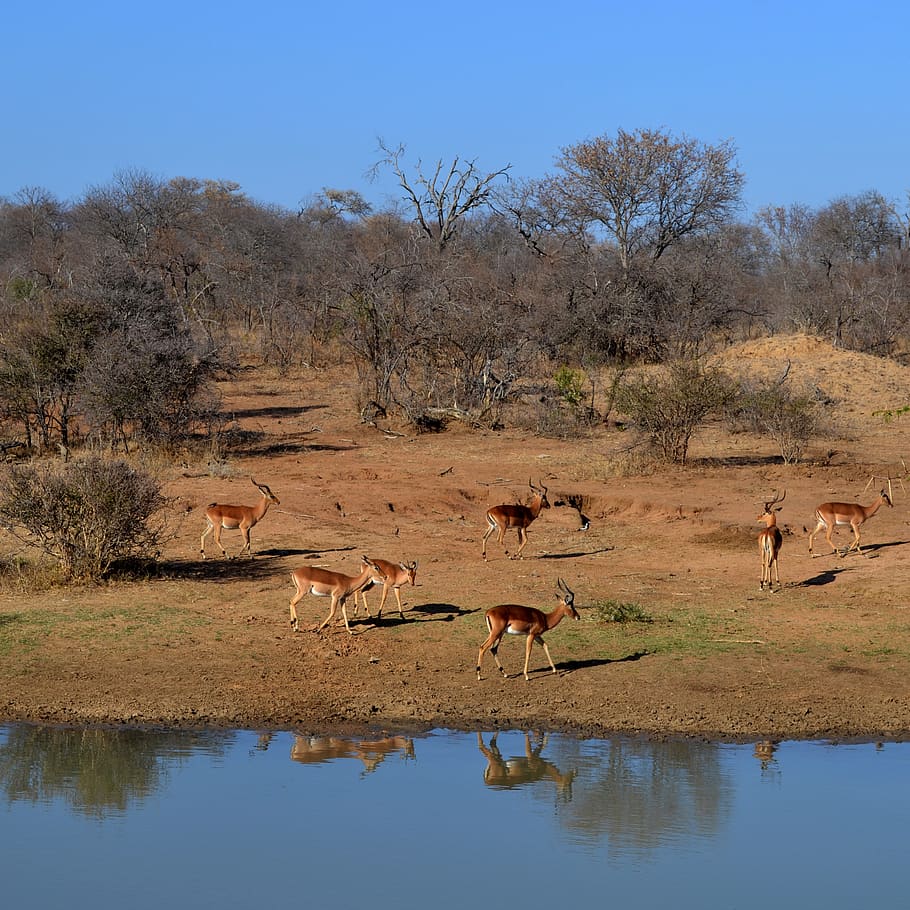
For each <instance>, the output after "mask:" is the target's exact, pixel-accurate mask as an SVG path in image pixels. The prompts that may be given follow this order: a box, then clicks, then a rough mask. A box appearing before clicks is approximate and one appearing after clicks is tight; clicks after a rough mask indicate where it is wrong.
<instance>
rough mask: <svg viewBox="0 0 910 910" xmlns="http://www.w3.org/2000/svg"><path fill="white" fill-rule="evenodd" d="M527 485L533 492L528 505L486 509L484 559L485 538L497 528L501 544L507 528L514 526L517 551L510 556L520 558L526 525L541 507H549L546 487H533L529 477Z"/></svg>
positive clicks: (484, 544)
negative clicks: (516, 534)
mask: <svg viewBox="0 0 910 910" xmlns="http://www.w3.org/2000/svg"><path fill="white" fill-rule="evenodd" d="M528 486H529V487H530V488H531V492H532V493H533V494H534V498H533V499H532V500H531V504H530V505H529V506H511V505H506V506H493V508H492V509H488V510H487V524H488V525H489V527H488V528H487V530H486V533H485V534H484V535H483V558H484V561H486V558H487V538H488V537H489V536H490V535H491V534H492V533H493V532H494V531H496V530H498V531H499V537H498V540H499V543H500V544H502V542H503V538H504V537H505V533H506V531H508V530H509V528H515V529H516V530H517V531H518V543H519V547H518V552H517V553H514V554H513V555H512V556H511V557H510V558H511V559H521V551H522V550H523V549H524V548H525V544H526V543H527V542H528V525H529V524H531V522H532V521H534V519H535V518H537V516H538V515H540V510H541V509H549V508H550V503H549V502H548V501H547V488H546V487H545V486H543V484H541V485H540V487H535V486H534V484H533V483H531V481H530V479H529V480H528ZM506 553H508V550H506Z"/></svg>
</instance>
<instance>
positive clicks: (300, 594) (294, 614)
mask: <svg viewBox="0 0 910 910" xmlns="http://www.w3.org/2000/svg"><path fill="white" fill-rule="evenodd" d="M301 597H303V591H301V590H300V588H298V589H297V593H296V594H295V595H294V596H293V598H292V599H291V629H292V630H293V631H294V632H299V631H300V624H299V623H298V622H297V604H298V603H300V598H301Z"/></svg>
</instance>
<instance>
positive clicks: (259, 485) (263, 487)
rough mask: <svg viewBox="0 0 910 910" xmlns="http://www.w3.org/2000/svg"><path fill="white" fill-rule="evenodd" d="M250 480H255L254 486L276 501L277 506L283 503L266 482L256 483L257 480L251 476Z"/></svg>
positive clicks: (268, 498) (271, 500)
mask: <svg viewBox="0 0 910 910" xmlns="http://www.w3.org/2000/svg"><path fill="white" fill-rule="evenodd" d="M250 480H252V481H253V486H254V487H257V488H258V490H259V492H260V493H262V495H263V496H265V498H266V499H267V500H268V501H269V502H271V503H274V504H275V505H276V506H280V505H281V503H280V502H279V500H278V497H277V496H276V495H275V494H274V493H273V492H272V491H271V490H270V489H269V488H268V487H267V486H266V485H265V484H264V483H256V480H255V478H253V477H250Z"/></svg>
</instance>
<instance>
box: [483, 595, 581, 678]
mask: <svg viewBox="0 0 910 910" xmlns="http://www.w3.org/2000/svg"><path fill="white" fill-rule="evenodd" d="M558 584H559V588H560V591H561V592H562V593H559V594H557V595H556V596H557V597H559V598H560V599H561V600H562V603H560V605H559V606H558V607H557V608H556V609H555V610H554V611H553V612H552V613H544V612H543V610H538V609H536V608H535V607H523V606H520V605H518V604H501V605H500V606H498V607H491V608H490V609H489V610H487V612H486V617H485V618H486V623H487V629H489V631H490V634H489V635H488V636H487V638H486V641H485V642H484V643H483V644H482V645H481V646H480V651H479V652H478V654H477V678H478V679H483V677H482V676H481V675H480V665H481V662H482V661H483V655H484V652H485V651H488V650H489V651H490V653H491V654H492V655H493V660H494V661H495V662H496V666H497V667H498V668H499V672H500V673H502V675H503V676H504V677H505V678H506V679H508V678H509V674H508V673H506V671H505V670H504V669H503V666H502V664H501V663H500V662H499V656H498V654H497V653H496V652H497V651H498V650H499V643H500V642H501V641H502V636H503V635H505V634H506V633H507V632H508V633H509V634H511V635H524V636H526V641H525V670H524V674H525V679H528V680H529V679H530V677H529V676H528V662H529V661H530V660H531V648H532V646H533V645H534V642H535V641H536V642H537V644H539V645H540V646H541V647H542V648H543V651H544V654H546V655H547V660H548V661H549V663H550V669H552V671H553V672H554V673H555V672H556V664H554V663H553V658H552V657H550V649H549V648H548V647H547V643H546V642H545V641H544V640H543V633H544V632H549V631H550V629H555V628H556V627H557V626H558V625H559V623H560V621H561V620H562V619H563V617H565V616H571V617H572V619H578V618H579V616H578V611H577V610H576V609H575V595H574V594H573V593H572V592H571V591H570V590H569V588H568V586H567V585H566V583H565V582H564V581H563V580H562V579H561V578H560V579H558Z"/></svg>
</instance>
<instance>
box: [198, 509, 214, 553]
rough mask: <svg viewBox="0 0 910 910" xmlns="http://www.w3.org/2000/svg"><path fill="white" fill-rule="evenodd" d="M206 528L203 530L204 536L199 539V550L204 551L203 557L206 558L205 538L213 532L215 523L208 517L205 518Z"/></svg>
mask: <svg viewBox="0 0 910 910" xmlns="http://www.w3.org/2000/svg"><path fill="white" fill-rule="evenodd" d="M205 525H206V527H205V530H204V531H203V532H202V537H201V538H200V540H199V552H200V553H202V558H203V559H205V539H206V537H208V536H209V534H211V533H212V528H213V525H212V523H211V522H210V521H209V520H208V517H206V519H205Z"/></svg>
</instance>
